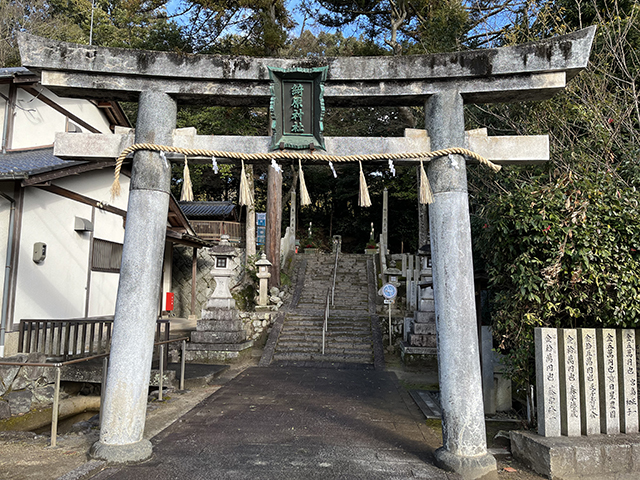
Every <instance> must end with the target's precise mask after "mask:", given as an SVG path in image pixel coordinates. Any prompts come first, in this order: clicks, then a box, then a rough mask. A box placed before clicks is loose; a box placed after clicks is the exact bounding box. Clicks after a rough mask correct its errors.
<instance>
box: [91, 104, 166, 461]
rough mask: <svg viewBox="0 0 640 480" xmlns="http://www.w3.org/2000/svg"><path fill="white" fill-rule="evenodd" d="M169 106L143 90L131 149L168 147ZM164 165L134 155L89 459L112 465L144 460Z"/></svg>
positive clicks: (156, 158) (154, 157)
mask: <svg viewBox="0 0 640 480" xmlns="http://www.w3.org/2000/svg"><path fill="white" fill-rule="evenodd" d="M176 112H177V107H176V102H175V101H174V100H173V99H172V98H171V97H170V96H169V95H167V94H165V93H162V92H142V93H141V94H140V99H139V104H138V120H137V124H136V138H135V141H136V143H156V144H160V145H171V144H172V132H173V130H174V129H175V128H176ZM170 184H171V166H170V164H169V162H168V161H167V160H163V159H162V158H161V157H160V154H159V153H157V152H148V151H140V152H136V154H135V156H134V158H133V170H132V175H131V182H130V190H129V205H128V208H127V224H126V229H125V234H124V247H123V251H122V266H121V268H120V283H119V285H118V298H117V300H116V309H115V318H114V321H113V339H112V342H111V356H110V361H109V373H108V376H107V387H106V392H105V396H104V405H103V408H102V418H101V419H100V420H101V422H100V423H101V426H100V440H99V441H98V442H96V443H95V444H94V445H93V447H92V448H91V455H92V456H93V457H94V458H98V459H101V460H106V461H108V462H114V463H124V462H136V461H141V460H145V459H147V458H149V457H150V456H151V453H152V447H151V442H149V440H146V439H144V438H143V433H144V424H145V417H146V412H147V396H148V390H149V377H150V372H151V357H152V354H153V343H154V335H155V330H156V319H157V313H158V304H159V295H160V281H161V278H162V259H163V251H164V246H165V237H166V222H167V212H168V209H169V187H170Z"/></svg>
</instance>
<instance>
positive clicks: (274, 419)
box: [92, 366, 459, 480]
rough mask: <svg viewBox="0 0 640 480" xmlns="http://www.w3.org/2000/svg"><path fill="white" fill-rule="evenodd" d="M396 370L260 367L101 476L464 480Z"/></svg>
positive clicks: (161, 479)
mask: <svg viewBox="0 0 640 480" xmlns="http://www.w3.org/2000/svg"><path fill="white" fill-rule="evenodd" d="M433 436H434V432H433V431H432V430H431V429H430V428H429V427H427V426H426V425H425V422H424V417H423V416H422V413H421V412H420V411H419V409H418V408H417V407H416V406H415V404H414V403H413V401H412V400H411V398H410V397H409V396H408V395H407V393H406V392H405V391H404V390H403V389H402V388H401V386H400V385H399V383H398V380H397V378H396V376H395V375H394V374H393V373H390V372H381V371H375V370H364V369H358V368H357V367H354V368H351V369H346V370H345V369H331V368H301V367H277V366H272V367H267V368H259V367H254V368H250V369H248V370H245V371H244V372H243V373H242V374H240V375H238V376H237V377H236V378H235V379H234V380H232V381H231V382H229V383H228V384H226V385H225V386H224V387H223V388H221V389H220V390H218V391H217V392H216V393H215V394H213V395H211V396H210V397H209V398H207V399H206V400H204V401H203V402H202V403H200V404H199V405H198V406H197V407H195V408H194V409H193V410H191V411H190V412H189V413H187V414H186V415H185V416H183V417H182V418H181V419H179V420H178V421H177V422H175V423H174V424H173V425H172V426H171V427H169V428H167V429H166V430H165V431H164V432H162V433H161V434H160V435H158V436H157V437H155V438H154V439H153V443H154V455H153V457H152V458H151V459H150V460H148V461H146V462H144V463H141V464H137V465H130V466H124V467H123V466H119V467H109V468H106V469H105V470H103V471H102V472H100V473H98V474H97V475H95V476H93V477H92V478H93V479H100V480H104V479H118V480H127V479H131V480H142V479H158V480H164V479H180V480H191V479H194V480H195V479H252V480H255V479H288V480H291V479H305V480H309V479H315V478H318V479H320V478H321V479H367V480H370V479H385V480H386V479H396V478H429V479H443V480H444V479H451V480H452V479H458V478H459V477H458V476H457V475H455V474H452V473H447V472H444V471H442V470H439V469H438V468H436V467H435V466H433V464H432V462H433V449H432V447H430V446H429V444H431V445H434V444H435V445H437V444H438V442H437V440H436V441H435V442H434V438H433Z"/></svg>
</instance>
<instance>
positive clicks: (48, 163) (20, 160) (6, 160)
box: [0, 147, 86, 179]
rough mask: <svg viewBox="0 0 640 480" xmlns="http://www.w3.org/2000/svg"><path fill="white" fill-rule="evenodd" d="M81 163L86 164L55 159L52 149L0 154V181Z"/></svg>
mask: <svg viewBox="0 0 640 480" xmlns="http://www.w3.org/2000/svg"><path fill="white" fill-rule="evenodd" d="M83 163H86V162H76V161H67V160H62V159H61V158H58V157H56V156H55V155H54V154H53V147H48V148H38V149H33V150H21V151H16V152H7V153H5V154H0V179H12V178H27V177H29V176H31V175H36V174H38V173H43V172H49V171H52V170H59V169H61V168H66V167H70V166H72V165H81V164H83Z"/></svg>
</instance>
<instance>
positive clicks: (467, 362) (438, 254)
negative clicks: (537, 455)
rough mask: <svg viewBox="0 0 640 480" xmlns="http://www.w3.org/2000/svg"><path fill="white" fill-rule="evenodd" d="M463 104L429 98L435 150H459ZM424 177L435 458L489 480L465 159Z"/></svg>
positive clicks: (456, 96) (455, 97) (432, 167)
mask: <svg viewBox="0 0 640 480" xmlns="http://www.w3.org/2000/svg"><path fill="white" fill-rule="evenodd" d="M463 107H464V105H463V100H462V96H461V95H460V93H459V92H458V91H457V90H446V91H444V92H441V93H436V94H434V95H432V96H431V97H430V98H429V99H428V100H427V102H426V105H425V115H426V128H427V131H428V134H429V136H430V138H431V149H432V150H440V149H444V148H451V147H463V146H464V144H465V131H464V109H463ZM428 176H429V181H430V184H431V189H432V190H433V203H432V204H431V205H429V229H430V232H431V251H432V268H433V292H434V299H435V309H436V328H437V330H436V332H437V342H438V377H439V381H440V406H441V410H442V440H443V446H442V447H441V448H439V449H438V450H437V451H436V460H437V463H438V465H439V466H440V467H442V468H444V469H446V470H453V471H455V472H457V473H459V474H461V475H462V476H463V477H464V478H470V479H480V478H491V477H492V476H494V475H496V460H495V458H493V456H492V455H490V454H489V453H488V452H487V442H486V433H485V424H484V406H483V403H482V384H481V382H480V381H479V379H480V378H481V373H480V357H479V353H478V348H479V347H478V333H477V332H478V330H477V323H476V311H475V300H474V286H473V258H472V253H471V223H470V220H469V200H468V195H467V169H466V164H465V158H464V157H463V156H460V155H449V156H445V157H440V158H437V159H434V160H432V161H431V162H430V163H429V173H428Z"/></svg>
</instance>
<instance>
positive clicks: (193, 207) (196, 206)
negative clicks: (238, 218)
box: [180, 202, 236, 218]
mask: <svg viewBox="0 0 640 480" xmlns="http://www.w3.org/2000/svg"><path fill="white" fill-rule="evenodd" d="M180 208H181V209H182V211H183V212H184V214H185V215H186V216H187V218H212V217H215V218H220V217H222V218H226V217H230V216H232V215H233V211H234V209H235V208H236V206H235V205H234V204H233V202H180Z"/></svg>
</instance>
